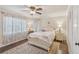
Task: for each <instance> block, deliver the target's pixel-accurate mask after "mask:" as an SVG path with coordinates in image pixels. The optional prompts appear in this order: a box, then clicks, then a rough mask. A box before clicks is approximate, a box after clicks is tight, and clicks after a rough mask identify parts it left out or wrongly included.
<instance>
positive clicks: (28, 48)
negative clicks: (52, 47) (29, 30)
mask: <svg viewBox="0 0 79 59" xmlns="http://www.w3.org/2000/svg"><path fill="white" fill-rule="evenodd" d="M3 54H47V51H45V50H42V49H40V48H37V47H34V46H32V45H30V44H28V42H25V43H23V44H21V45H19V46H16V47H14V48H12V49H9V50H7V51H5V52H3Z"/></svg>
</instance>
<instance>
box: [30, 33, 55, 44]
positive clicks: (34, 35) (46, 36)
mask: <svg viewBox="0 0 79 59" xmlns="http://www.w3.org/2000/svg"><path fill="white" fill-rule="evenodd" d="M54 36H55V33H54V32H34V33H31V34H30V35H29V37H31V38H39V39H40V40H44V41H46V42H48V43H51V42H52V40H53V39H54Z"/></svg>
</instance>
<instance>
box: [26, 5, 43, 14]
mask: <svg viewBox="0 0 79 59" xmlns="http://www.w3.org/2000/svg"><path fill="white" fill-rule="evenodd" d="M42 10H43V9H42V8H41V7H38V6H27V7H26V9H24V11H30V15H34V14H39V15H41V14H42Z"/></svg>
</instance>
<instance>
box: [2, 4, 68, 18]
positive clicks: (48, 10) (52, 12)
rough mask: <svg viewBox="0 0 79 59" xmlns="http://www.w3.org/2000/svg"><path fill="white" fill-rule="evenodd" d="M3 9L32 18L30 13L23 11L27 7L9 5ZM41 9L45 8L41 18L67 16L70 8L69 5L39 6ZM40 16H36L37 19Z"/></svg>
mask: <svg viewBox="0 0 79 59" xmlns="http://www.w3.org/2000/svg"><path fill="white" fill-rule="evenodd" d="M3 7H4V8H5V7H6V8H7V9H8V8H9V9H12V10H15V11H16V12H20V13H22V15H25V16H27V17H30V11H22V10H23V9H25V8H27V7H26V6H25V5H7V6H3ZM39 7H41V8H43V11H42V12H43V14H42V15H41V17H44V16H46V17H47V16H48V17H54V16H65V14H66V11H67V8H68V6H67V5H39ZM39 16H40V15H37V14H35V17H39Z"/></svg>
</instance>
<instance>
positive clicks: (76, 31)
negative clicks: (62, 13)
mask: <svg viewBox="0 0 79 59" xmlns="http://www.w3.org/2000/svg"><path fill="white" fill-rule="evenodd" d="M69 14H70V16H69V19H68V20H69V22H68V23H69V25H68V26H69V27H68V29H69V43H70V46H69V47H70V53H78V54H79V17H78V15H79V6H72V8H71V10H70V13H69Z"/></svg>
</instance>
